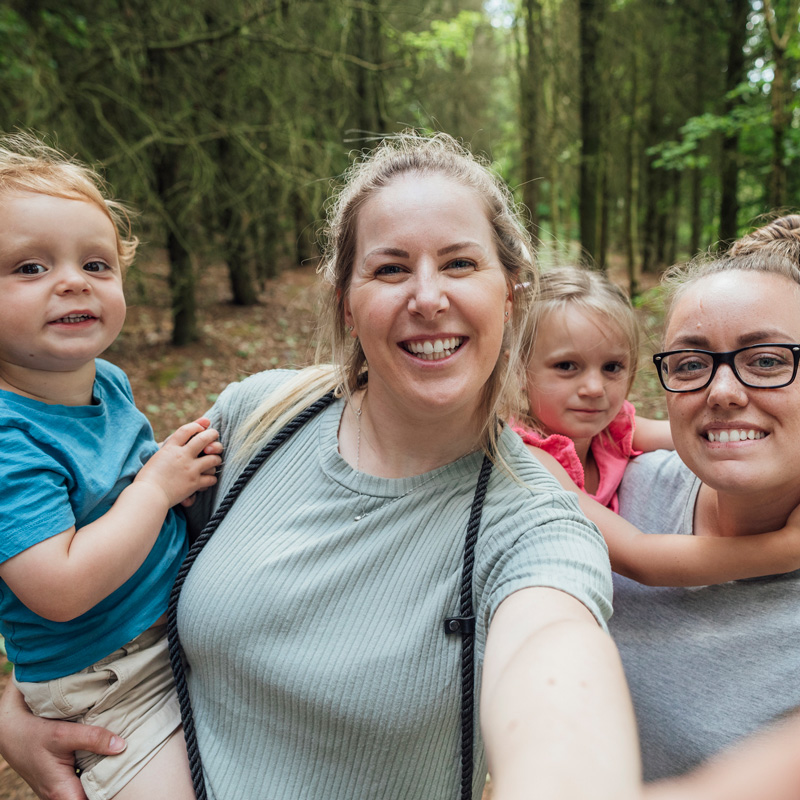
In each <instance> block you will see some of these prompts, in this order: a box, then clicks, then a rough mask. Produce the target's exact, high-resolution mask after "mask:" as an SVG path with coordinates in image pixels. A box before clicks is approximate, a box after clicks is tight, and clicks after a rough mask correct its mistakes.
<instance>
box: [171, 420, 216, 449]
mask: <svg viewBox="0 0 800 800" xmlns="http://www.w3.org/2000/svg"><path fill="white" fill-rule="evenodd" d="M205 421H207V420H205ZM209 424H211V423H209ZM209 430H213V428H209V427H208V425H203V424H202V423H201V421H200V420H195V421H194V422H187V423H186V424H185V425H181V426H180V428H178V429H177V430H176V431H175V432H174V433H173V434H171V435H170V436H167V438H166V439H164V441H163V442H162V446H163V445H166V444H175V445H178V446H179V447H183V446H184V445H185V444H187V443H188V442H189V441H190V440H191V439H192V438H193V437H194V436H199V435H200V434H201V433H206V432H208V431H209ZM214 433H215V434H216V436H219V434H218V433H217V432H216V431H214ZM213 438H215V437H212V439H213ZM209 441H211V440H209Z"/></svg>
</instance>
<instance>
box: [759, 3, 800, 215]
mask: <svg viewBox="0 0 800 800" xmlns="http://www.w3.org/2000/svg"><path fill="white" fill-rule="evenodd" d="M764 12H765V18H766V22H767V29H768V31H769V35H770V39H771V40H772V59H773V62H774V67H773V69H774V73H773V78H772V86H771V88H770V104H771V107H772V167H771V170H770V180H769V202H770V205H771V206H772V208H783V206H785V205H786V163H785V159H786V142H785V139H786V130H787V128H788V127H789V125H790V124H791V111H790V109H789V99H790V95H791V91H792V90H791V88H790V80H789V79H788V77H787V72H788V64H787V58H786V50H787V48H788V46H789V43H790V42H791V40H792V38H793V37H794V36H796V34H797V20H798V15H800V2H797V0H794V2H792V4H791V5H790V8H789V17H788V21H787V23H786V28H785V30H784V32H783V33H782V34H781V33H780V32H779V31H778V22H777V19H776V16H775V9H774V6H773V0H764Z"/></svg>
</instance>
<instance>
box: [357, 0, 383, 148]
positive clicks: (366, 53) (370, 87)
mask: <svg viewBox="0 0 800 800" xmlns="http://www.w3.org/2000/svg"><path fill="white" fill-rule="evenodd" d="M353 15H354V17H355V19H354V23H355V24H354V30H353V38H354V42H353V44H354V47H355V55H356V56H358V57H359V58H361V59H363V60H364V61H368V62H370V63H372V64H380V63H381V61H382V60H383V38H382V37H383V31H382V29H381V17H380V15H381V7H380V0H371V2H369V3H366V2H365V3H364V4H363V5H361V6H358V5H356V7H355V8H354V10H353ZM355 71H356V74H355V84H356V113H357V114H358V128H359V130H360V131H362V132H365V133H386V132H387V128H388V124H387V121H386V115H385V113H384V110H383V107H384V102H383V82H382V79H381V73H380V72H377V71H375V70H369V69H365V68H364V67H361V66H356V67H355Z"/></svg>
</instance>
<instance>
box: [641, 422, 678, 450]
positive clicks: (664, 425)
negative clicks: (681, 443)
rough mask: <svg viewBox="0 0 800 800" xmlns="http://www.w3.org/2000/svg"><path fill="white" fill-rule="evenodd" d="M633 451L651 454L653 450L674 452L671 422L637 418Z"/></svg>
mask: <svg viewBox="0 0 800 800" xmlns="http://www.w3.org/2000/svg"><path fill="white" fill-rule="evenodd" d="M633 449H634V450H641V451H642V452H644V453H649V452H651V451H652V450H674V449H675V445H674V444H673V443H672V430H671V429H670V427H669V420H666V419H647V417H636V427H635V428H634V430H633Z"/></svg>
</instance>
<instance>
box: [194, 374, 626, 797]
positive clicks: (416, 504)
mask: <svg viewBox="0 0 800 800" xmlns="http://www.w3.org/2000/svg"><path fill="white" fill-rule="evenodd" d="M288 375H289V373H286V372H283V373H280V372H272V373H263V374H261V375H257V376H254V377H253V378H250V379H248V380H247V381H245V382H243V383H241V384H238V385H236V386H234V387H231V388H229V389H228V390H226V391H225V392H224V393H223V395H222V396H221V397H220V399H219V401H218V402H217V404H216V405H215V407H214V409H213V410H212V413H211V418H212V421H213V424H214V425H215V426H217V427H218V428H219V430H220V432H221V434H222V438H223V441H224V442H225V443H226V444H228V445H229V444H230V442H231V436H232V434H233V433H234V432H235V431H236V429H237V428H238V426H239V425H241V423H242V422H243V421H244V419H245V418H246V417H247V415H248V414H249V412H250V411H251V410H252V409H253V408H254V407H255V406H256V405H257V404H258V402H259V401H260V400H261V399H262V398H263V397H264V395H265V394H266V393H268V392H269V391H271V390H272V389H273V388H275V386H276V385H278V382H279V381H281V380H284V379H285V378H286V377H288ZM342 410H343V403H342V402H341V401H338V402H335V403H334V404H333V405H332V406H331V407H329V408H328V409H327V410H325V411H324V412H322V414H321V415H320V416H319V417H317V418H316V419H314V420H312V421H311V422H310V423H308V425H306V426H305V428H303V429H301V430H300V431H299V432H298V433H297V434H295V436H294V437H293V438H292V439H291V440H290V441H289V442H288V444H287V445H286V446H285V447H284V448H281V449H280V450H279V451H278V452H277V453H275V454H274V455H273V456H272V457H271V458H270V460H269V461H268V462H267V463H266V464H265V465H264V466H263V467H262V468H261V469H260V470H259V472H258V473H257V474H256V475H255V476H254V478H253V479H252V480H251V482H250V484H248V486H247V487H246V488H245V489H244V491H243V493H242V495H241V497H240V498H239V500H238V501H237V502H236V503H235V505H234V506H233V508H232V509H231V511H230V512H229V514H228V516H227V517H226V519H225V520H224V521H223V523H222V524H221V525H220V528H219V530H218V531H217V533H216V534H215V535H214V537H213V538H212V539H211V541H210V542H209V544H208V545H207V546H206V548H205V550H204V551H203V552H202V554H201V555H200V557H199V559H198V561H197V563H196V565H195V566H194V568H193V569H192V571H191V572H190V573H189V576H188V578H187V581H186V585H185V587H184V590H183V594H182V596H181V601H180V607H179V618H178V621H179V629H180V635H181V639H182V642H183V645H184V648H185V651H186V655H187V657H188V660H189V663H190V665H191V672H190V675H189V689H190V693H191V697H192V702H193V706H194V713H195V721H196V724H197V731H198V741H199V745H200V751H201V754H202V757H203V763H204V766H205V769H206V781H207V786H208V791H209V797H211V798H215V800H260V798H269V799H270V800H358V799H359V798H364V800H367V798H381V800H391V799H393V798H396V800H412V799H416V798H419V800H422V799H423V798H424V799H425V800H452V798H455V797H457V796H458V784H459V766H458V764H459V761H458V758H459V745H458V740H459V708H460V680H459V659H460V647H461V643H460V639H459V637H457V636H445V634H444V629H443V622H442V621H443V619H444V618H445V617H447V616H452V615H454V614H455V613H457V610H458V590H459V582H460V576H461V559H462V553H463V544H464V531H465V527H466V523H467V519H468V516H469V507H470V503H471V500H472V495H473V492H474V489H475V484H476V481H477V478H478V472H479V469H480V464H481V460H482V454H481V453H473V454H471V455H469V456H465V457H464V458H462V459H459V460H458V461H456V462H454V463H452V464H449V465H447V466H445V467H442V468H440V469H437V470H434V471H433V472H430V473H426V474H424V475H420V476H416V477H414V478H408V479H383V478H376V477H373V476H370V475H364V474H361V473H357V472H355V470H353V469H352V468H351V467H350V466H349V465H348V464H347V463H346V462H345V461H344V460H343V459H342V458H341V456H340V455H339V453H338V449H337V438H336V437H337V430H338V425H339V420H340V417H341V413H342ZM501 447H502V449H503V452H504V455H505V457H506V458H507V459H508V460H509V462H510V463H511V464H512V466H513V467H514V468H515V470H516V471H517V473H518V475H519V476H520V477H521V478H522V480H524V481H525V482H526V483H527V484H528V486H522V485H520V484H518V483H516V482H514V481H512V480H511V479H510V478H509V477H508V476H507V475H505V474H503V473H502V472H501V471H500V470H499V469H498V468H495V469H494V470H493V473H492V478H491V480H490V483H489V489H488V492H487V498H486V503H485V506H484V512H483V524H482V526H481V533H480V537H479V540H478V544H477V547H476V554H475V555H476V561H475V577H474V589H475V606H476V610H477V632H476V668H477V670H476V676H477V677H476V679H477V686H478V688H479V687H480V675H481V665H482V660H483V652H484V644H485V641H486V631H487V627H488V624H489V622H490V621H491V618H492V615H493V614H494V612H495V610H496V609H497V606H498V605H499V604H500V603H501V602H502V600H503V599H505V598H506V597H507V596H508V595H509V594H511V593H512V592H514V591H516V590H518V589H521V588H524V587H528V586H551V587H555V588H558V589H561V590H563V591H565V592H568V593H569V594H571V595H573V596H575V597H576V598H578V599H579V600H580V601H581V602H582V603H584V604H585V605H586V606H587V607H588V608H589V609H590V610H591V612H592V613H593V614H594V615H595V616H596V618H597V619H598V621H599V622H600V623H601V624H603V625H605V620H606V619H607V617H608V616H609V614H610V595H611V588H610V569H609V564H608V555H607V551H606V549H605V545H604V543H603V540H602V538H601V537H600V535H599V533H598V532H597V530H596V529H595V528H594V527H593V526H591V525H590V523H588V522H587V521H586V519H585V518H584V517H583V516H582V514H581V513H580V512H579V511H578V507H577V503H576V500H575V499H574V496H573V495H570V494H568V493H565V492H562V491H561V490H560V488H559V487H558V486H557V485H556V483H555V481H554V480H553V479H552V478H551V477H550V475H549V473H547V472H546V471H545V470H544V469H543V468H542V467H541V466H540V465H539V464H538V462H535V461H534V460H533V459H532V458H531V457H530V455H529V454H528V452H527V450H526V449H525V447H524V445H523V444H522V441H521V440H520V439H519V438H518V437H517V436H516V435H514V434H513V433H512V432H511V431H508V430H506V431H504V433H503V435H502V438H501ZM234 455H235V454H234V453H232V452H231V451H230V449H229V450H228V451H227V452H226V462H227V463H229V464H230V463H231V462H232V461H233V460H234ZM235 477H236V476H235V470H233V469H231V470H229V472H228V473H225V474H223V476H222V480H221V482H220V485H219V487H218V492H217V496H218V497H222V496H223V493H224V492H225V490H226V489H227V488H228V486H229V485H230V484H231V482H232V481H233V479H234V478H235ZM409 490H411V491H409ZM212 502H213V499H212V498H211V497H206V498H204V499H203V505H202V506H200V507H198V508H197V509H193V516H194V520H195V524H201V523H202V520H203V518H204V517H207V515H208V513H209V506H210V505H211V503H212ZM364 510H366V511H367V512H369V513H367V515H366V516H365V517H364V518H363V519H362V520H360V521H359V522H356V521H355V519H354V517H355V516H356V515H358V514H359V513H362V512H363V511H364ZM475 753H476V762H475V771H474V782H473V783H474V795H475V797H476V798H477V797H479V796H480V792H481V788H482V784H483V778H484V775H485V772H486V764H485V758H484V755H483V748H482V742H481V739H480V732H479V726H476V748H475Z"/></svg>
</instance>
